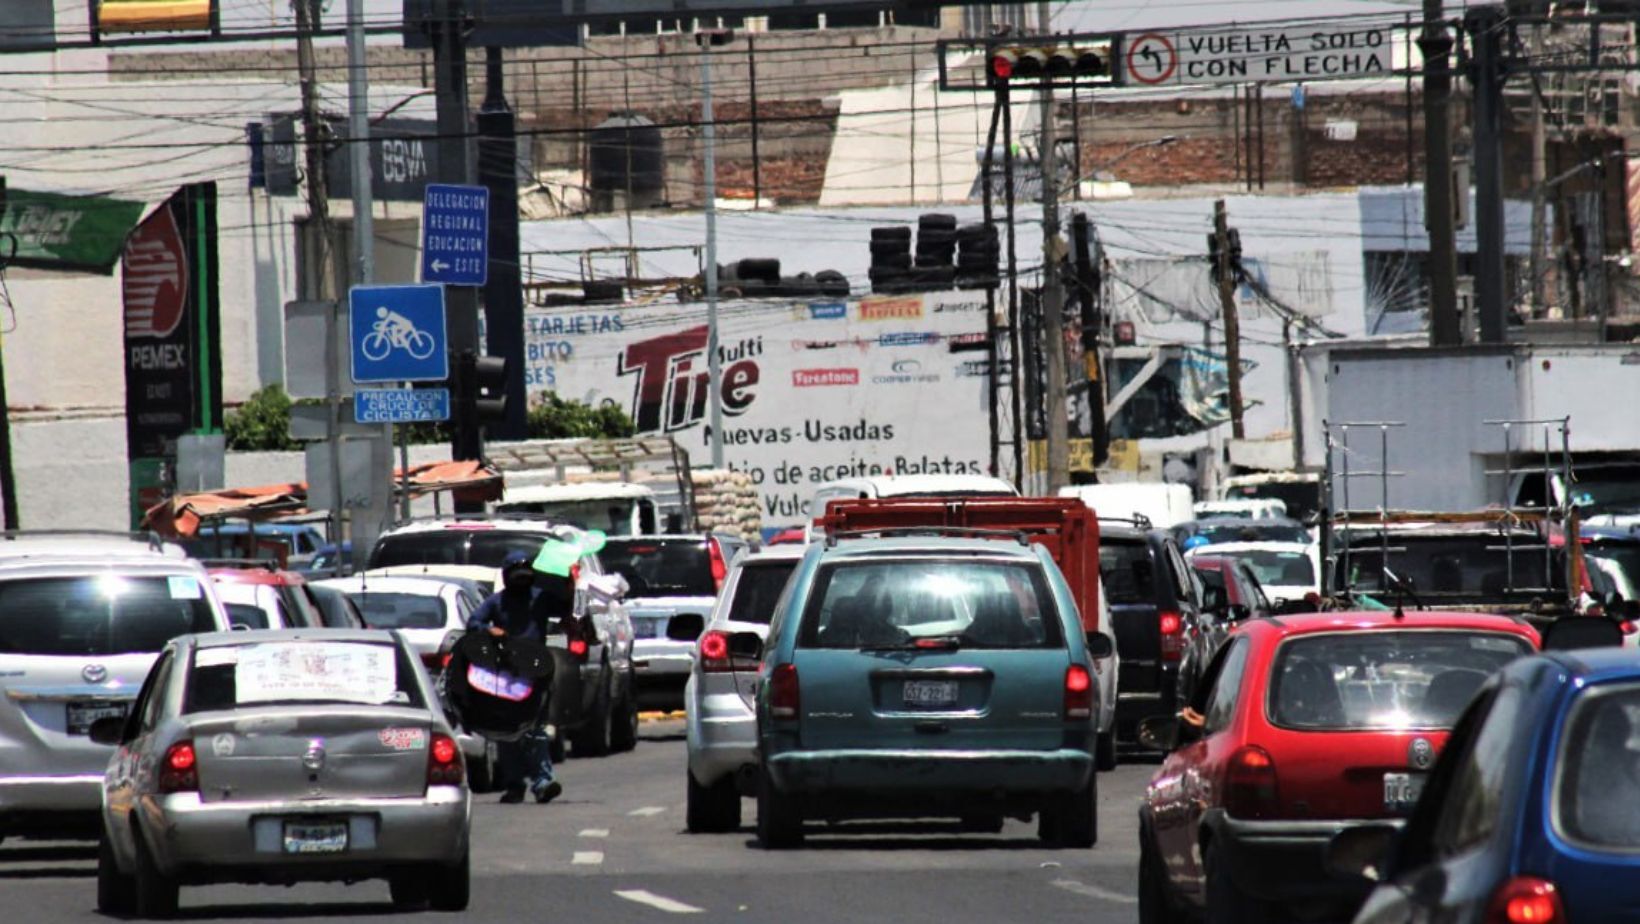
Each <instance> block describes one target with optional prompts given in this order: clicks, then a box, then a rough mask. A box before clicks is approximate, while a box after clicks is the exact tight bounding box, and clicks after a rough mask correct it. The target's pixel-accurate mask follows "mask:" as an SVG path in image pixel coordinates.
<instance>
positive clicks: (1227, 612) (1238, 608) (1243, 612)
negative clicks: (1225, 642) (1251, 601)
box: [1224, 603, 1253, 622]
mask: <svg viewBox="0 0 1640 924" xmlns="http://www.w3.org/2000/svg"><path fill="white" fill-rule="evenodd" d="M1252 615H1253V611H1252V609H1251V608H1249V607H1248V606H1247V604H1245V603H1232V604H1230V605H1229V606H1227V607H1225V608H1224V618H1225V619H1228V620H1230V621H1231V622H1241V621H1242V620H1244V619H1248V618H1250V617H1251V616H1252Z"/></svg>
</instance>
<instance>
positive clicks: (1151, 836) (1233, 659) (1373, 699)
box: [1139, 611, 1539, 924]
mask: <svg viewBox="0 0 1640 924" xmlns="http://www.w3.org/2000/svg"><path fill="white" fill-rule="evenodd" d="M1538 647H1539V639H1538V634H1537V631H1536V630H1534V629H1533V628H1532V627H1531V626H1529V625H1528V624H1526V623H1525V622H1524V621H1522V620H1518V619H1515V618H1513V617H1508V616H1495V615H1485V614H1475V613H1449V612H1429V611H1416V612H1407V613H1405V614H1404V615H1397V614H1395V613H1392V612H1365V613H1306V614H1300V615H1292V616H1281V617H1278V618H1273V619H1254V620H1249V621H1247V622H1245V623H1242V624H1240V625H1238V626H1237V627H1236V630H1235V631H1234V632H1233V633H1231V635H1230V637H1229V639H1228V640H1227V641H1226V642H1225V644H1224V645H1223V646H1222V647H1221V648H1220V649H1219V651H1218V653H1217V654H1216V655H1215V656H1214V657H1213V659H1212V661H1211V662H1210V663H1209V664H1208V666H1207V669H1206V671H1205V672H1204V673H1203V675H1202V680H1201V683H1200V684H1199V685H1198V686H1197V687H1196V692H1195V694H1194V695H1193V696H1192V697H1191V699H1190V703H1189V709H1187V710H1186V711H1185V712H1183V713H1181V714H1180V716H1179V718H1177V719H1168V718H1165V717H1157V718H1154V719H1150V720H1148V721H1147V722H1145V723H1144V724H1143V725H1141V727H1140V741H1141V743H1145V744H1148V745H1150V746H1156V747H1162V748H1164V749H1167V750H1169V753H1168V755H1167V757H1166V758H1165V759H1164V760H1163V762H1162V766H1161V769H1159V770H1158V771H1157V772H1156V774H1155V776H1153V777H1152V778H1151V781H1150V786H1149V788H1148V789H1147V790H1146V793H1145V798H1144V801H1143V802H1142V803H1141V804H1140V808H1139V842H1140V845H1139V846H1140V852H1139V920H1140V921H1141V922H1142V924H1163V922H1170V921H1179V920H1184V919H1187V918H1188V919H1197V918H1202V917H1205V920H1206V921H1207V922H1208V924H1217V922H1236V924H1256V922H1261V921H1264V920H1266V919H1269V918H1274V917H1285V916H1288V915H1296V916H1299V917H1302V918H1305V919H1311V918H1316V917H1335V918H1336V917H1347V916H1348V915H1349V914H1350V913H1352V912H1353V910H1354V908H1355V907H1356V905H1358V904H1359V903H1360V901H1361V900H1362V899H1364V898H1365V896H1366V890H1365V888H1364V884H1363V883H1361V882H1351V881H1347V880H1343V879H1338V878H1335V877H1333V876H1331V875H1330V874H1328V873H1327V872H1326V871H1325V870H1324V868H1323V866H1322V853H1323V850H1324V848H1325V847H1326V845H1327V842H1328V841H1329V840H1330V839H1331V838H1332V836H1333V835H1334V834H1336V833H1337V832H1338V831H1340V830H1342V829H1343V828H1345V827H1348V826H1350V825H1352V824H1356V823H1359V822H1361V821H1363V820H1369V819H1398V818H1401V817H1404V816H1405V815H1406V814H1407V813H1408V812H1410V811H1411V809H1412V806H1413V804H1414V803H1415V802H1417V800H1418V794H1419V793H1420V792H1421V791H1422V789H1423V782H1424V779H1425V778H1426V777H1427V775H1428V772H1429V769H1430V767H1431V766H1433V764H1434V763H1435V757H1436V755H1437V754H1438V753H1439V752H1440V749H1441V747H1442V746H1443V745H1444V744H1445V743H1446V738H1447V733H1448V731H1449V730H1450V729H1451V727H1452V724H1453V723H1454V722H1455V721H1456V720H1457V718H1458V715H1459V713H1460V712H1461V711H1462V710H1463V708H1464V706H1465V705H1466V704H1467V703H1468V702H1469V699H1470V697H1471V696H1472V695H1473V694H1474V692H1475V690H1476V689H1478V688H1479V687H1480V685H1481V684H1482V683H1483V682H1484V681H1485V680H1486V678H1487V677H1488V676H1489V675H1490V674H1491V673H1492V672H1494V671H1496V670H1497V669H1499V668H1500V667H1502V666H1503V665H1505V664H1507V663H1508V662H1510V661H1512V660H1514V659H1515V658H1517V657H1520V656H1522V655H1525V654H1529V653H1531V652H1533V651H1535V650H1537V648H1538Z"/></svg>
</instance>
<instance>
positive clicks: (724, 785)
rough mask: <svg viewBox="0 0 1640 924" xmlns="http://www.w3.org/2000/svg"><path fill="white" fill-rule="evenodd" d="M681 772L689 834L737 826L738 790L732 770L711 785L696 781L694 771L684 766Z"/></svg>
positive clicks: (730, 828)
mask: <svg viewBox="0 0 1640 924" xmlns="http://www.w3.org/2000/svg"><path fill="white" fill-rule="evenodd" d="M683 775H684V776H685V777H686V778H687V779H688V811H687V813H686V815H687V818H688V824H689V833H690V834H723V833H725V832H728V831H734V830H736V829H738V828H739V827H740V790H739V789H737V788H735V778H734V775H733V774H730V775H728V776H725V777H723V779H720V780H718V781H717V782H716V783H713V784H712V785H710V786H702V785H701V784H699V783H697V782H695V774H694V773H692V772H691V771H689V770H687V769H685V770H684V771H683Z"/></svg>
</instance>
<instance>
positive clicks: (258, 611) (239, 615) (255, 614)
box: [222, 603, 280, 629]
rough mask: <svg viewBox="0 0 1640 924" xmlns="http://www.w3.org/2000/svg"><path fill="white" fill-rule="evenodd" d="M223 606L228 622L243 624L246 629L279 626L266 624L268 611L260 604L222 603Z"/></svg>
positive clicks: (234, 624) (235, 624) (275, 627)
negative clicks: (226, 612)
mask: <svg viewBox="0 0 1640 924" xmlns="http://www.w3.org/2000/svg"><path fill="white" fill-rule="evenodd" d="M222 606H223V608H224V609H226V610H227V611H228V624H229V625H232V626H244V627H245V628H247V629H268V628H274V629H277V628H280V627H279V626H269V625H268V612H267V610H264V609H262V608H261V607H260V606H252V605H251V604H249V603H224V604H222Z"/></svg>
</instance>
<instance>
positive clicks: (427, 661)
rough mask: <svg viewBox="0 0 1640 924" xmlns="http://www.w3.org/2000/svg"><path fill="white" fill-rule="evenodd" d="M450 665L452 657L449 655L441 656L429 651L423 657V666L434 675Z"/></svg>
mask: <svg viewBox="0 0 1640 924" xmlns="http://www.w3.org/2000/svg"><path fill="white" fill-rule="evenodd" d="M449 663H450V656H449V655H448V654H439V653H438V652H436V651H429V652H426V653H424V654H423V655H422V656H421V664H422V666H423V667H425V668H427V670H428V671H430V672H432V673H434V674H436V673H438V672H439V671H442V670H444V668H445V666H446V665H448V664H449Z"/></svg>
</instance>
